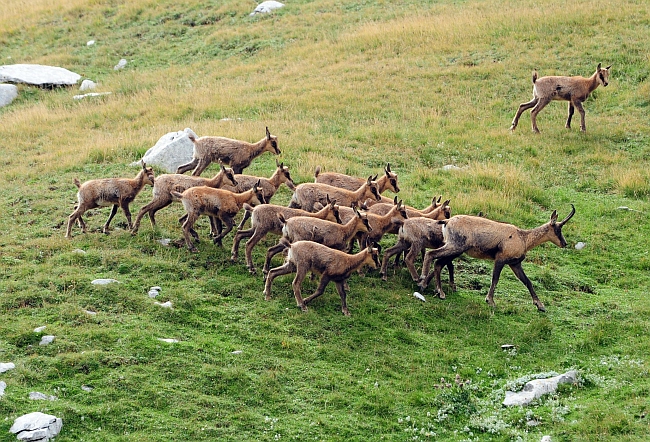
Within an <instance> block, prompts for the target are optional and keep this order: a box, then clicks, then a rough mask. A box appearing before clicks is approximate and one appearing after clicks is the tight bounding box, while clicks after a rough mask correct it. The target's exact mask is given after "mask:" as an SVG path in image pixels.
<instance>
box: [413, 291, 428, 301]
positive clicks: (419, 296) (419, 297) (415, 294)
mask: <svg viewBox="0 0 650 442" xmlns="http://www.w3.org/2000/svg"><path fill="white" fill-rule="evenodd" d="M413 296H415V297H416V298H418V299H419V300H420V301H422V302H427V299H426V298H425V297H424V296H423V295H422V293H420V292H413Z"/></svg>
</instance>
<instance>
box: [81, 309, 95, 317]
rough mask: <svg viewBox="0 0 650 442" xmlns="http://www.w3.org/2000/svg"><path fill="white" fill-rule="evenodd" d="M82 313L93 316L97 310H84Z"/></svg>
mask: <svg viewBox="0 0 650 442" xmlns="http://www.w3.org/2000/svg"><path fill="white" fill-rule="evenodd" d="M84 313H85V314H87V315H90V316H95V315H96V314H97V312H94V311H92V310H84Z"/></svg>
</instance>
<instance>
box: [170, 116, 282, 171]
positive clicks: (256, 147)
mask: <svg viewBox="0 0 650 442" xmlns="http://www.w3.org/2000/svg"><path fill="white" fill-rule="evenodd" d="M188 137H189V139H190V140H192V142H193V143H194V155H193V159H192V161H191V162H189V163H187V164H183V165H182V166H179V167H178V169H177V170H176V173H185V172H187V171H188V170H191V169H194V171H193V172H192V175H194V176H199V175H201V173H202V172H203V171H204V170H205V168H206V167H208V166H209V165H210V163H211V162H213V161H219V160H221V161H222V162H223V163H224V164H227V165H229V166H230V167H232V170H234V171H235V173H242V171H243V170H244V169H245V168H247V167H248V166H250V164H251V162H252V161H253V160H254V159H255V158H257V157H258V156H260V155H262V154H263V153H264V152H271V153H274V154H276V155H280V153H281V152H280V149H279V148H278V137H276V136H275V135H271V132H269V128H268V127H267V128H266V136H265V137H264V138H262V139H261V140H260V141H258V142H257V143H249V142H247V141H239V140H232V139H230V138H225V137H201V138H197V137H196V134H195V133H193V132H191V131H190V133H189V134H188Z"/></svg>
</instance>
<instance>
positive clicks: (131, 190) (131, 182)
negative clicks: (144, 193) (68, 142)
mask: <svg viewBox="0 0 650 442" xmlns="http://www.w3.org/2000/svg"><path fill="white" fill-rule="evenodd" d="M141 164H142V170H141V171H140V172H138V175H137V176H136V177H135V178H134V179H128V178H103V179H96V180H90V181H86V182H85V183H83V184H81V183H80V182H79V180H78V179H77V178H75V179H74V184H75V186H77V187H78V188H79V191H78V192H77V201H78V205H77V207H76V208H75V211H74V212H72V214H71V215H70V217H69V218H68V228H67V230H66V233H65V237H66V238H70V232H71V231H72V225H73V224H74V222H75V221H78V222H79V226H80V227H81V230H82V231H83V232H84V233H86V223H85V222H84V220H83V218H82V215H83V214H84V213H85V212H86V211H87V210H90V209H94V208H96V207H107V206H113V208H112V210H111V214H110V216H109V217H108V220H107V221H106V224H104V228H103V229H102V231H103V232H104V233H108V226H109V224H110V223H111V220H112V219H113V217H114V216H115V214H116V213H117V208H118V207H121V208H122V211H123V212H124V215H125V216H126V220H127V222H128V226H129V229H131V211H130V210H129V204H131V202H132V201H133V200H134V199H135V197H136V196H137V195H138V193H140V191H141V190H142V188H143V187H144V186H146V185H147V184H149V185H151V186H153V185H154V173H153V169H152V168H151V167H147V165H146V164H145V163H144V161H143V162H142V163H141Z"/></svg>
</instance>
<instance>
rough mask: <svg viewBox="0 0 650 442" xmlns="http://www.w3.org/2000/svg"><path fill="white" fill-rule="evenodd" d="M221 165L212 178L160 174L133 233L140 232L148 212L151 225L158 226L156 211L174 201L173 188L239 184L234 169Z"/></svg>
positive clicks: (134, 225)
mask: <svg viewBox="0 0 650 442" xmlns="http://www.w3.org/2000/svg"><path fill="white" fill-rule="evenodd" d="M220 166H221V170H220V171H219V173H218V174H216V175H215V176H214V177H213V178H211V179H208V178H201V177H199V176H191V175H182V174H178V173H169V174H165V175H160V176H159V177H158V178H156V182H155V183H154V185H153V199H152V200H151V202H150V203H149V204H147V205H146V206H144V207H143V208H142V209H140V212H138V216H136V217H135V222H134V223H133V229H131V233H132V234H133V235H135V234H136V233H138V229H139V228H140V221H141V220H142V217H143V216H145V215H146V214H147V213H148V214H149V220H150V221H151V227H153V228H155V227H156V218H155V215H156V212H158V211H159V210H160V209H164V208H165V207H167V206H169V205H170V204H171V203H172V201H173V198H172V195H171V191H172V190H175V191H176V192H179V193H182V192H185V191H186V190H187V189H189V188H190V187H197V186H208V187H214V188H219V187H223V186H224V185H226V184H234V185H237V180H235V176H234V172H233V170H232V169H231V168H229V167H224V165H223V164H221V165H220Z"/></svg>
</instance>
